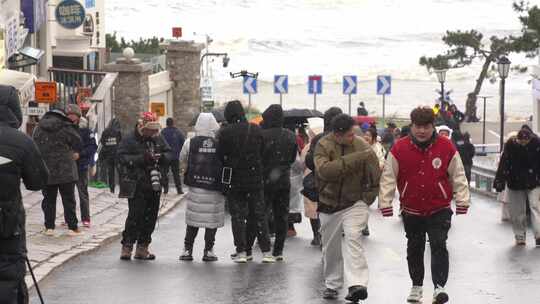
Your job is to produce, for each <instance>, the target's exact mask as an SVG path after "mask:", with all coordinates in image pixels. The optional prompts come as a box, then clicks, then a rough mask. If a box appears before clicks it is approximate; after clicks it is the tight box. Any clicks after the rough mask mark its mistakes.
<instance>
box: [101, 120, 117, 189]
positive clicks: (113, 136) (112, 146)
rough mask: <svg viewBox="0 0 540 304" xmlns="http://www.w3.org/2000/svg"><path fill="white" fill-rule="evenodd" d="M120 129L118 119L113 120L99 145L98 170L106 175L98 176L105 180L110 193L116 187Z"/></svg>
mask: <svg viewBox="0 0 540 304" xmlns="http://www.w3.org/2000/svg"><path fill="white" fill-rule="evenodd" d="M121 131H122V128H121V126H120V121H119V120H118V118H113V119H112V120H111V122H110V123H109V125H108V126H107V128H106V129H105V130H104V131H103V134H102V135H101V139H100V140H99V143H100V145H101V150H100V152H99V163H100V170H101V171H102V172H104V173H105V172H106V174H100V175H101V176H102V178H105V177H106V179H107V184H108V185H109V189H110V190H111V192H112V193H114V188H115V186H116V181H115V170H116V150H117V149H118V145H119V144H120V141H122V132H121Z"/></svg>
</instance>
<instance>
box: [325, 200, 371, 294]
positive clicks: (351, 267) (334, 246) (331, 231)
mask: <svg viewBox="0 0 540 304" xmlns="http://www.w3.org/2000/svg"><path fill="white" fill-rule="evenodd" d="M319 217H320V220H321V237H322V243H323V271H324V281H325V285H326V287H327V288H331V289H335V290H338V289H340V288H341V287H343V282H345V283H346V286H347V287H350V286H356V285H361V286H364V287H367V284H368V280H369V270H368V265H367V260H366V257H365V254H364V247H363V245H362V229H364V228H365V227H366V225H367V221H368V217H369V212H368V206H367V205H366V204H365V203H364V202H362V201H359V202H357V203H356V204H355V205H354V206H352V207H349V208H347V209H344V210H341V211H339V212H336V213H332V214H325V213H321V214H320V215H319Z"/></svg>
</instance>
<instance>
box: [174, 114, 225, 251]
mask: <svg viewBox="0 0 540 304" xmlns="http://www.w3.org/2000/svg"><path fill="white" fill-rule="evenodd" d="M194 129H195V137H193V138H189V139H187V140H186V142H185V143H184V146H183V147H182V151H181V152H180V168H181V170H182V171H184V172H185V178H184V183H185V184H186V186H188V192H187V194H185V195H184V197H183V198H182V201H183V203H185V205H186V224H187V228H186V237H185V240H184V253H183V254H182V255H181V256H180V260H182V261H192V260H193V243H194V242H195V237H196V236H197V232H198V231H199V228H206V232H205V236H204V240H205V247H204V255H203V261H205V262H213V261H217V260H218V258H217V256H216V255H215V254H214V252H213V247H214V241H215V236H216V232H217V228H220V227H223V226H224V222H225V197H224V196H223V194H222V184H221V173H222V168H223V165H222V157H221V156H220V153H219V147H218V142H217V141H216V140H215V135H216V132H217V131H218V130H219V124H218V123H217V121H216V119H215V118H214V115H212V114H211V113H201V114H200V115H199V117H198V119H197V123H196V124H195V128H194Z"/></svg>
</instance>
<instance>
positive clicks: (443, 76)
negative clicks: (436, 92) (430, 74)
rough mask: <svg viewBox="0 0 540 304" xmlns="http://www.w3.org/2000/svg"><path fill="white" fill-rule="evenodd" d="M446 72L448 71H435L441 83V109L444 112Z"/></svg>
mask: <svg viewBox="0 0 540 304" xmlns="http://www.w3.org/2000/svg"><path fill="white" fill-rule="evenodd" d="M446 71H448V70H443V69H441V70H435V74H436V75H437V79H438V80H439V82H440V83H441V109H443V110H444V82H445V81H446Z"/></svg>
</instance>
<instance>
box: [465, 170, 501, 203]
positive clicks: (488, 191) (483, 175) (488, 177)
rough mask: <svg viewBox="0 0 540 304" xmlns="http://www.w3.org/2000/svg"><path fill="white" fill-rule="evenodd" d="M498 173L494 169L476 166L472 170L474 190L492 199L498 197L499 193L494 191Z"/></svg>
mask: <svg viewBox="0 0 540 304" xmlns="http://www.w3.org/2000/svg"><path fill="white" fill-rule="evenodd" d="M496 172H497V170H496V169H494V168H488V167H484V166H480V165H474V166H473V168H472V170H471V179H472V182H473V183H474V186H473V187H472V190H475V191H476V192H478V193H481V194H485V195H488V196H491V197H495V196H497V192H495V190H494V189H493V181H494V180H495V174H496Z"/></svg>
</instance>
